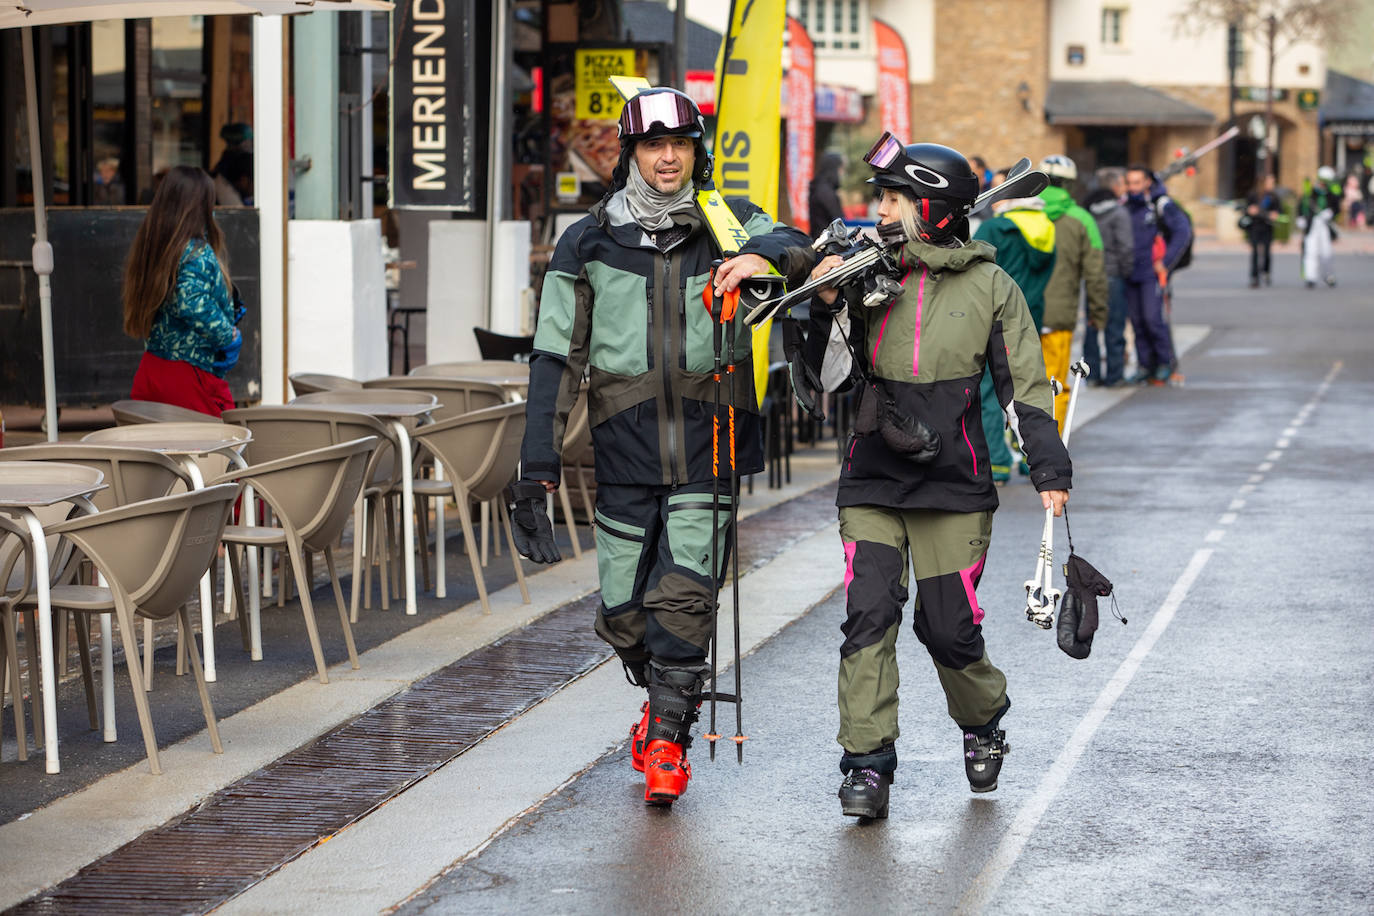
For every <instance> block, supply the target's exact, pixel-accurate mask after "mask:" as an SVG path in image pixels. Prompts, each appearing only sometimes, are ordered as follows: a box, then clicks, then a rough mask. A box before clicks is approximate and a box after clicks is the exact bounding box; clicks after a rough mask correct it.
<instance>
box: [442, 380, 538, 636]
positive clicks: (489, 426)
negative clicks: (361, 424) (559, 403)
mask: <svg viewBox="0 0 1374 916" xmlns="http://www.w3.org/2000/svg"><path fill="white" fill-rule="evenodd" d="M524 434H525V405H524V404H523V403H515V404H502V405H500V406H498V407H488V408H486V409H484V410H475V411H473V412H472V413H468V414H464V415H463V416H461V417H452V418H450V419H448V420H441V421H440V422H438V423H432V424H430V425H429V426H422V427H420V428H419V429H418V430H416V431H415V442H416V443H417V444H418V445H419V446H420V447H421V448H423V449H424V450H426V451H428V452H429V453H430V454H432V455H433V456H434V457H435V459H436V460H437V461H439V462H440V463H441V464H442V465H443V468H444V478H445V479H443V480H424V479H421V480H417V481H415V495H416V496H417V497H418V496H421V495H423V496H425V497H428V498H431V499H446V498H448V497H449V496H453V497H454V499H455V501H456V502H457V503H458V518H459V520H460V521H461V522H462V526H463V539H464V541H465V542H466V545H467V553H468V560H469V561H470V562H471V564H472V575H473V578H474V579H475V580H476V582H477V595H478V597H479V598H481V601H482V612H483V613H486V614H490V613H491V604H490V603H489V602H488V600H487V585H486V581H485V580H484V579H483V578H482V565H481V561H480V560H479V558H478V551H477V541H476V539H475V538H474V537H473V528H472V513H471V509H470V508H469V503H470V502H477V503H492V504H494V505H493V513H494V516H493V517H495V518H499V519H500V520H501V524H502V527H503V528H504V529H505V532H506V542H507V544H509V545H510V554H511V563H512V564H513V565H514V567H515V578H516V581H518V582H519V583H520V593H521V595H522V596H523V597H524V600H525V603H526V604H529V601H530V594H529V590H528V588H526V586H525V573H524V571H523V570H522V569H521V568H520V555H519V554H518V553H516V551H515V542H514V540H513V539H512V538H511V530H510V516H509V515H508V514H507V512H506V502H505V499H504V498H503V494H504V492H505V489H506V487H507V486H508V485H509V484H510V483H511V481H512V480H514V479H515V475H516V471H517V469H518V468H519V465H520V440H521V438H522V437H523V436H524ZM443 549H444V538H443V533H442V532H440V533H439V538H438V540H437V541H436V543H435V551H436V552H437V551H440V550H443Z"/></svg>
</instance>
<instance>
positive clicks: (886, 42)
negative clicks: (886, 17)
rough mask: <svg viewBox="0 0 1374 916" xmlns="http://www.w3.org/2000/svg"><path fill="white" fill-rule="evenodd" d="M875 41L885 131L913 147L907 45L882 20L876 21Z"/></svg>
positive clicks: (879, 95) (880, 106)
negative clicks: (911, 144)
mask: <svg viewBox="0 0 1374 916" xmlns="http://www.w3.org/2000/svg"><path fill="white" fill-rule="evenodd" d="M873 37H874V40H875V42H876V44H877V47H878V111H879V115H880V117H881V119H882V128H883V130H888V131H891V132H892V134H893V136H895V137H897V138H898V139H899V140H901V141H902V142H903V143H911V142H913V140H912V136H911V102H910V100H909V98H908V94H909V93H910V91H911V83H910V82H909V77H908V75H907V62H906V43H905V42H903V41H902V36H900V35H898V34H897V30H896V29H894V28H892V26H890V25H888V24H887V23H886V22H883V21H881V20H879V19H874V20H873Z"/></svg>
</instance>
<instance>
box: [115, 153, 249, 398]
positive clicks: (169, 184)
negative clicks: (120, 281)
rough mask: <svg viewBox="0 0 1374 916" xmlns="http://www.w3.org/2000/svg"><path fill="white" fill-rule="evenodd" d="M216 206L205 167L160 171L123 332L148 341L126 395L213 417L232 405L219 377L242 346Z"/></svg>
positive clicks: (132, 256)
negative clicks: (162, 173)
mask: <svg viewBox="0 0 1374 916" xmlns="http://www.w3.org/2000/svg"><path fill="white" fill-rule="evenodd" d="M214 206H215V185H214V182H213V181H212V180H211V178H210V176H209V175H207V174H206V173H205V171H204V170H203V169H199V168H195V167H192V166H184V165H181V166H176V167H175V168H173V169H171V170H170V171H168V173H167V174H166V176H164V177H163V179H162V182H161V183H160V184H159V185H158V189H157V193H156V194H155V195H153V202H152V204H151V205H150V206H149V207H148V215H147V216H146V217H144V219H143V224H142V225H141V226H139V227H138V235H137V236H135V237H134V244H133V248H132V249H130V251H129V261H128V264H127V265H126V268H125V273H124V333H126V334H128V335H129V336H130V337H136V338H141V339H145V340H146V341H147V343H146V345H145V350H144V353H143V359H142V361H141V362H140V363H139V365H138V371H137V372H136V373H134V381H133V390H132V392H131V393H130V396H131V397H133V398H136V399H138V400H141V401H159V402H161V403H164V404H175V405H177V406H178V407H186V408H189V409H190V410H198V411H200V412H201V413H205V414H210V415H212V416H216V417H218V416H219V415H220V414H221V413H222V412H223V411H225V410H228V409H230V408H232V407H233V406H234V398H233V396H232V395H231V394H230V393H229V386H228V384H226V383H225V381H224V375H225V373H227V372H228V371H229V370H230V369H231V368H232V367H233V365H234V363H235V362H237V361H238V353H239V348H240V347H241V346H242V345H243V335H242V334H241V333H240V332H239V330H238V328H236V327H235V325H236V324H237V323H238V321H239V320H240V319H241V318H242V317H243V307H242V306H240V305H237V304H236V303H235V301H234V297H233V294H232V290H233V284H232V283H230V281H229V262H228V258H227V257H226V255H225V248H224V235H223V234H222V233H221V232H220V229H219V226H218V225H217V224H216V223H215V219H214Z"/></svg>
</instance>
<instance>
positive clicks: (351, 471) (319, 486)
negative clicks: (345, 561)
mask: <svg viewBox="0 0 1374 916" xmlns="http://www.w3.org/2000/svg"><path fill="white" fill-rule="evenodd" d="M379 441H381V440H379V439H378V438H377V437H376V436H368V437H366V438H363V439H353V440H351V441H349V442H341V443H339V444H338V445H330V446H327V447H325V448H317V449H313V450H311V451H308V452H303V453H302V454H299V455H292V456H291V457H289V458H281V459H278V460H277V461H269V462H268V463H267V464H257V465H253V466H251V467H248V468H240V469H237V470H233V471H230V472H229V473H227V474H225V475H224V476H223V477H221V478H219V479H218V480H217V481H216V483H221V482H227V481H242V482H244V483H247V484H249V485H250V486H252V487H253V489H254V491H256V492H257V493H258V494H259V495H260V496H262V498H263V499H265V500H266V501H267V504H268V505H270V506H271V507H272V511H273V512H274V513H275V514H276V516H277V520H278V521H279V522H280V523H281V525H282V527H283V528H285V529H287V531H288V532H289V533H291V534H293V535H294V536H296V537H298V538H300V540H301V543H302V544H303V545H304V546H305V548H306V549H307V550H311V551H318V550H323V549H324V548H325V547H326V546H328V545H330V544H332V543H333V542H334V540H335V539H336V538H337V537H338V536H339V533H340V532H341V531H343V528H344V525H345V524H346V523H347V522H348V517H349V515H350V513H352V511H353V503H354V501H355V500H356V499H357V498H358V492H359V491H360V490H361V489H362V486H363V482H364V480H366V476H365V475H366V472H367V463H368V458H369V457H371V455H372V452H373V450H374V449H376V447H377V444H378V442H379Z"/></svg>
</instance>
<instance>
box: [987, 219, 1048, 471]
mask: <svg viewBox="0 0 1374 916" xmlns="http://www.w3.org/2000/svg"><path fill="white" fill-rule="evenodd" d="M993 210H994V212H995V213H996V214H997V216H996V217H994V218H993V219H990V220H988V221H987V222H985V223H983V225H981V226H979V227H978V232H977V234H976V235H974V239H976V240H977V241H980V242H987V243H988V244H990V245H992V246H993V247H994V248H995V249H997V266H998V267H1000V268H1002V269H1003V270H1005V271H1006V272H1007V273H1008V274H1010V275H1011V278H1012V279H1013V280H1015V281H1016V285H1017V286H1019V287H1021V294H1022V295H1023V296H1025V297H1026V306H1027V307H1028V308H1029V309H1030V314H1031V324H1032V326H1033V327H1035V328H1036V329H1037V330H1038V329H1039V328H1041V327H1043V326H1044V322H1045V287H1046V285H1048V283H1049V282H1050V275H1051V274H1052V273H1054V259H1055V258H1054V244H1055V231H1054V229H1055V227H1054V223H1052V222H1051V221H1050V218H1049V217H1048V216H1046V215H1045V202H1044V201H1043V200H1041V199H1040V198H1038V197H1022V198H1016V199H1012V200H1005V201H1000V202H999V203H997V204H994V205H993ZM979 391H980V392H981V396H982V401H983V435H984V436H985V437H987V440H988V452H989V454H990V461H991V463H992V479H993V480H994V481H996V482H997V483H1006V481H1007V480H1008V479H1009V478H1010V477H1011V449H1010V448H1008V447H1007V434H1006V428H1007V418H1006V414H1005V412H1004V411H1003V410H1002V409H1001V407H1000V406H998V403H997V398H996V397H995V396H994V393H993V383H992V377H991V376H990V375H988V374H987V373H986V372H985V373H983V381H982V383H981V385H980V386H979Z"/></svg>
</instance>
